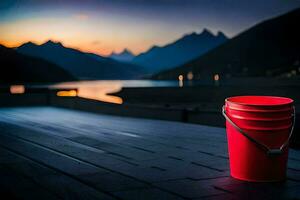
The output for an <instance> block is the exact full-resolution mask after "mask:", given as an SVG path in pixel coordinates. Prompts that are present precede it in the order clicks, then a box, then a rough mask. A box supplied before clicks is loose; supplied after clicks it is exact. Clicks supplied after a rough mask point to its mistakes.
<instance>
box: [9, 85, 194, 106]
mask: <svg viewBox="0 0 300 200" xmlns="http://www.w3.org/2000/svg"><path fill="white" fill-rule="evenodd" d="M197 84H199V83H198V82H192V81H186V82H183V81H158V80H93V81H76V82H63V83H57V84H52V85H44V84H32V85H26V86H25V87H24V86H23V85H13V86H11V88H10V91H11V93H24V92H25V93H26V88H50V89H57V90H58V92H57V96H73V97H74V96H78V97H82V98H87V99H93V100H98V101H103V102H109V103H116V104H122V103H123V99H121V98H120V97H117V96H114V95H113V93H116V92H119V91H121V90H122V88H134V87H185V86H193V85H197Z"/></svg>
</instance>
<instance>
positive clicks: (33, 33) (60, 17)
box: [0, 0, 300, 55]
mask: <svg viewBox="0 0 300 200" xmlns="http://www.w3.org/2000/svg"><path fill="white" fill-rule="evenodd" d="M268 1H270V0H268ZM2 4H3V5H2ZM232 4H234V5H235V4H236V6H229V5H230V4H228V5H227V3H224V2H223V3H221V2H220V3H219V2H218V3H216V2H206V1H194V0H191V1H181V0H174V1H172V3H171V1H166V0H153V1H137V0H132V1H125V0H124V1H104V0H98V1H94V0H87V1H84V2H80V1H76V0H61V1H47V0H41V1H36V0H33V1H25V0H19V1H16V0H3V1H1V5H0V44H3V45H5V46H7V47H17V46H19V45H21V44H23V43H25V42H28V41H31V42H34V43H37V44H41V43H43V42H45V41H48V40H54V41H59V42H61V43H63V44H64V45H65V46H66V47H72V48H76V49H79V50H82V51H86V52H92V53H97V54H100V55H108V54H110V53H111V52H112V51H114V52H121V51H122V50H123V49H125V48H128V49H130V50H131V51H132V52H133V53H134V54H139V53H141V52H144V51H146V50H148V49H149V48H151V47H152V46H153V45H158V46H161V45H165V44H168V43H170V42H173V41H174V40H176V39H178V38H180V37H182V36H183V35H184V34H187V33H191V32H201V31H202V30H203V29H204V28H208V29H209V30H211V31H212V32H214V33H217V31H222V32H223V33H225V34H226V35H228V36H229V37H232V36H234V35H236V34H238V33H240V32H241V31H243V30H245V29H246V28H248V27H250V26H252V25H253V24H255V23H257V22H258V21H261V20H263V19H265V18H268V17H271V16H272V15H278V14H280V13H284V12H286V11H287V10H290V9H292V8H295V7H296V6H299V4H300V3H299V2H297V1H290V2H289V3H284V2H283V1H273V0H272V3H268V2H265V3H264V4H261V3H260V1H257V2H256V1H255V2H252V3H251V4H248V3H247V1H236V2H234V3H233V2H232ZM262 5H263V6H262ZM179 11H180V12H179ZM239 14H241V16H240V17H238V18H237V17H236V16H238V15H239Z"/></svg>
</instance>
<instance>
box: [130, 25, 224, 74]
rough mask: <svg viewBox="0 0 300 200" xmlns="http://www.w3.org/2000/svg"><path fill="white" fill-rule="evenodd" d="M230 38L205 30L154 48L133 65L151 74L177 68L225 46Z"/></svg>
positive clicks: (143, 54) (137, 59) (140, 55)
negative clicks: (218, 47)
mask: <svg viewBox="0 0 300 200" xmlns="http://www.w3.org/2000/svg"><path fill="white" fill-rule="evenodd" d="M227 40H228V38H227V37H226V36H225V35H224V34H223V33H222V32H218V33H217V35H214V34H212V33H211V31H209V30H207V29H204V30H203V32H202V33H195V32H194V33H191V34H188V35H185V36H183V37H182V38H180V39H178V40H176V41H175V42H172V43H170V44H167V45H165V46H162V47H159V46H153V47H152V48H150V49H149V50H148V51H146V52H145V53H141V54H139V55H138V56H136V57H134V58H133V59H132V61H131V63H133V64H137V65H141V66H143V67H145V68H146V69H147V70H149V71H150V72H158V71H161V70H166V69H170V68H174V67H177V66H179V65H182V64H184V63H186V62H188V61H191V60H193V59H194V58H196V57H198V56H201V55H203V54H204V53H206V52H208V51H209V50H211V49H213V48H215V47H217V46H219V45H221V44H223V43H224V42H226V41H227Z"/></svg>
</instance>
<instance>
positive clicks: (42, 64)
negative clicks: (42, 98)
mask: <svg viewBox="0 0 300 200" xmlns="http://www.w3.org/2000/svg"><path fill="white" fill-rule="evenodd" d="M0 62H1V73H0V83H2V84H3V83H5V84H22V83H33V82H43V83H52V82H62V81H74V80H76V79H75V78H74V77H73V76H72V75H71V74H70V73H68V72H67V71H66V70H64V69H62V68H60V67H59V66H58V65H55V64H53V63H51V62H48V61H46V60H44V59H41V58H35V57H32V56H27V55H23V54H20V53H18V52H16V51H15V50H14V49H10V48H7V47H4V46H2V45H0Z"/></svg>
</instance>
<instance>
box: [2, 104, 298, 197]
mask: <svg viewBox="0 0 300 200" xmlns="http://www.w3.org/2000/svg"><path fill="white" fill-rule="evenodd" d="M0 194H1V196H0V199H30V200H32V199H43V200H46V199H51V200H52V199H72V200H74V199H101V200H106V199H107V200H110V199H125V200H127V199H128V200H135V199H138V200H147V199H151V200H152V199H153V200H160V199H162V200H169V199H172V200H173V199H174V200H177V199H211V200H217V199H222V200H223V199H243V200H246V199H300V151H299V150H298V151H296V150H291V151H290V155H289V162H288V179H287V181H285V182H283V183H247V182H242V181H238V180H235V179H232V178H230V176H229V164H228V155H227V143H226V135H225V130H224V129H223V128H215V127H208V126H200V125H192V124H184V123H179V122H167V121H159V120H146V119H136V118H126V117H116V116H108V115H99V114H91V113H86V112H80V111H74V110H68V109H61V108H54V107H27V108H25V107H24V108H21V107H20V108H1V109H0ZM4 197H5V198H4Z"/></svg>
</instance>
